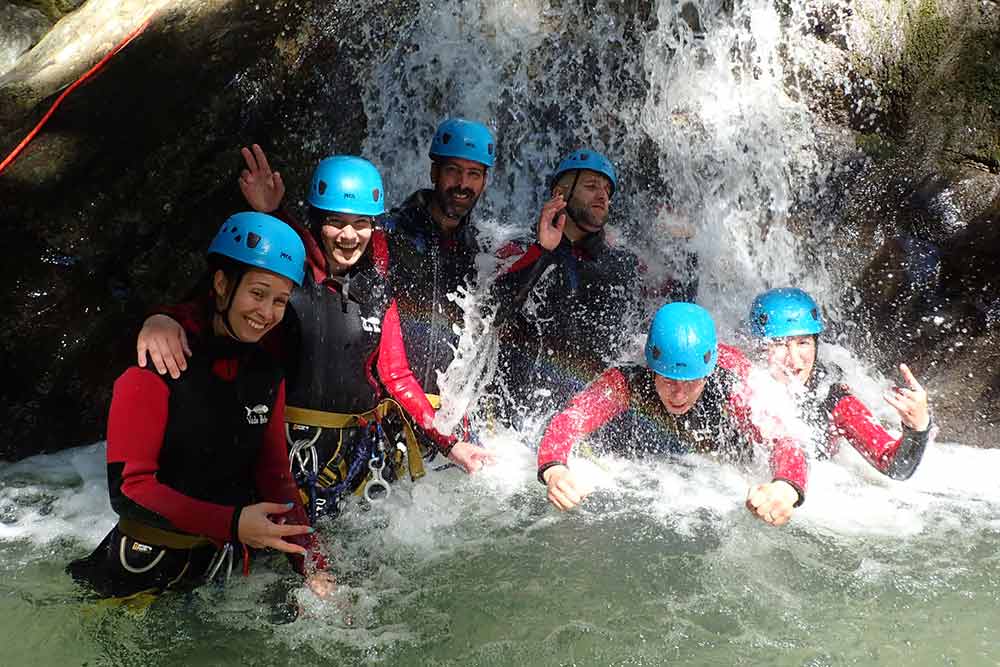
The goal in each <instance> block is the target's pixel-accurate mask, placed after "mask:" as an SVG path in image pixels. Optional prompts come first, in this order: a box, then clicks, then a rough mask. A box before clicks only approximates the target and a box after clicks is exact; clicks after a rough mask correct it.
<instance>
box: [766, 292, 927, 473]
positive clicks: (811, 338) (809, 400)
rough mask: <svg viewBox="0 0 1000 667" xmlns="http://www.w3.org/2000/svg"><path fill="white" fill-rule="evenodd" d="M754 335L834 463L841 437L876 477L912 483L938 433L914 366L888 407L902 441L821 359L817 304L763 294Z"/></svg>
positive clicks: (797, 295) (800, 296)
mask: <svg viewBox="0 0 1000 667" xmlns="http://www.w3.org/2000/svg"><path fill="white" fill-rule="evenodd" d="M748 328H749V330H750V333H751V335H753V336H754V337H755V338H757V339H758V340H760V341H761V342H762V343H763V344H765V345H766V356H767V365H768V369H769V370H770V372H771V375H772V377H774V379H775V380H777V381H778V382H781V383H782V384H785V385H788V386H789V387H790V388H792V389H793V393H795V394H797V395H799V396H800V397H801V405H802V408H803V410H804V412H805V415H804V416H805V417H806V421H807V422H808V423H809V424H810V425H811V426H813V427H814V428H815V429H816V431H817V433H818V434H821V436H822V442H821V443H820V452H821V453H822V454H824V455H827V456H832V455H834V454H835V453H836V451H837V449H838V442H839V439H840V438H841V437H843V438H844V439H846V440H847V441H848V442H849V443H851V446H853V447H854V448H855V449H856V450H857V451H858V452H859V453H860V454H861V455H862V456H863V457H864V458H865V460H866V461H868V462H869V463H870V464H871V465H872V466H873V467H874V468H875V469H876V470H878V471H879V472H881V473H883V474H885V475H887V476H889V477H891V478H893V479H899V480H904V479H908V478H909V477H910V476H911V475H913V473H914V471H915V470H916V469H917V466H918V465H920V461H921V459H922V458H923V454H924V450H925V449H926V447H927V441H928V438H929V434H930V426H931V417H930V410H929V408H928V405H927V392H926V391H925V390H924V388H923V387H922V386H921V385H920V383H919V382H918V381H917V379H916V377H914V375H913V373H912V372H911V371H910V369H909V368H908V367H907V366H906V364H900V366H899V371H900V373H901V374H902V376H903V379H904V380H905V381H906V383H907V386H906V387H893V389H892V390H891V391H890V392H889V393H887V394H885V396H884V398H885V401H886V402H887V403H888V404H889V405H891V406H892V407H893V409H895V410H896V412H898V413H899V416H900V420H901V421H902V423H903V434H902V435H901V436H900V437H898V438H895V437H893V436H892V435H890V434H889V433H888V432H887V431H886V430H885V429H884V428H882V426H881V425H879V423H878V421H877V420H876V419H875V418H874V417H873V416H872V414H871V411H869V410H868V408H867V407H865V405H864V404H863V403H862V402H861V401H860V400H859V399H858V398H857V396H855V395H854V394H853V393H852V392H851V389H850V387H848V386H847V385H846V384H843V383H842V382H841V375H842V373H841V371H840V369H839V368H837V367H836V366H834V365H832V364H823V363H821V362H820V361H819V360H818V359H817V352H818V347H819V335H820V334H821V333H823V330H824V329H825V326H824V324H823V317H822V313H821V312H820V309H819V306H818V305H817V303H816V301H815V300H813V298H812V297H811V296H809V295H808V294H807V293H806V292H804V291H802V290H800V289H798V288H794V287H782V288H777V289H772V290H768V291H767V292H764V293H762V294H759V295H758V296H757V298H755V299H754V301H753V304H752V305H751V307H750V317H749V321H748Z"/></svg>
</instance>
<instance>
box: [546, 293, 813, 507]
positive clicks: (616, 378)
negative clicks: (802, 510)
mask: <svg viewBox="0 0 1000 667" xmlns="http://www.w3.org/2000/svg"><path fill="white" fill-rule="evenodd" d="M645 356H646V364H645V366H640V365H625V366H619V367H612V368H609V369H607V370H606V371H604V373H602V374H601V375H600V376H599V377H598V378H597V379H595V380H594V381H593V382H591V383H590V384H589V385H588V386H587V387H586V388H585V389H584V390H583V391H582V392H580V393H579V394H577V395H576V396H574V397H573V399H572V400H571V401H570V402H569V404H568V406H567V407H566V408H565V409H564V410H563V411H562V412H560V413H559V414H558V415H556V416H555V417H554V418H553V419H552V420H551V421H550V422H549V425H548V428H547V429H546V431H545V435H544V437H543V438H542V442H541V445H540V446H539V449H538V479H539V481H540V482H542V483H543V484H544V485H545V486H546V488H547V491H548V499H549V501H550V502H551V503H552V504H553V505H554V506H555V507H556V508H558V509H559V510H568V509H572V508H573V507H575V506H577V505H578V504H580V503H581V502H583V500H584V498H585V497H586V496H587V493H588V491H587V489H585V488H584V487H583V486H582V485H581V484H580V482H579V481H578V480H577V478H576V476H575V475H574V473H573V470H572V468H571V467H570V465H569V455H570V453H571V452H572V450H573V448H574V446H576V445H577V444H579V443H581V442H582V441H583V440H585V439H590V440H591V441H592V443H593V444H594V445H596V448H595V449H596V450H597V451H608V452H614V453H616V454H619V455H623V456H627V457H634V458H642V457H649V456H665V455H671V454H683V453H688V452H694V453H705V454H710V455H712V456H713V457H717V458H720V459H722V460H725V461H729V462H735V463H744V462H746V461H748V460H750V459H751V457H752V456H753V452H754V446H755V445H758V444H759V445H764V446H766V447H769V448H770V464H771V471H772V480H771V481H770V482H767V483H764V484H757V485H755V486H753V487H752V488H751V489H750V491H749V493H748V495H747V500H746V505H747V508H748V509H749V510H750V511H751V512H753V513H754V514H755V515H756V516H758V517H759V518H760V519H762V520H763V521H765V522H767V523H770V524H773V525H782V524H784V523H786V522H787V521H788V520H789V519H790V518H791V515H792V510H793V508H795V507H797V506H799V505H801V504H802V502H803V500H804V499H805V488H806V479H807V466H806V459H805V455H804V453H803V452H802V449H801V448H800V447H799V445H798V443H797V442H796V441H795V440H793V439H792V438H791V437H789V436H788V435H786V434H785V433H784V432H783V430H782V429H781V427H780V424H778V423H777V422H776V420H774V419H773V417H771V416H769V415H764V414H761V413H760V411H759V409H758V408H756V407H752V406H751V400H750V399H751V391H750V388H749V386H748V383H747V378H748V373H749V369H750V364H749V362H748V361H747V359H746V357H744V356H743V355H742V353H740V352H739V350H737V349H736V348H734V347H730V346H728V345H722V344H719V343H718V341H717V338H716V331H715V323H714V322H713V320H712V316H711V315H710V314H709V313H708V311H706V310H705V309H704V308H702V307H701V306H697V305H695V304H692V303H668V304H666V305H664V306H662V307H661V308H660V309H659V310H658V311H657V313H656V316H655V317H654V318H653V323H652V325H651V326H650V329H649V335H648V337H647V339H646V349H645ZM765 434H766V435H765Z"/></svg>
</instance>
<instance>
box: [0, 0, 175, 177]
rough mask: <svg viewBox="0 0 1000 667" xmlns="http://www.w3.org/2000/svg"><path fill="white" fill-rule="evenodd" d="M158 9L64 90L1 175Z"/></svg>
mask: <svg viewBox="0 0 1000 667" xmlns="http://www.w3.org/2000/svg"><path fill="white" fill-rule="evenodd" d="M157 9H159V6H157V7H156V8H154V9H153V10H151V11H150V12H149V13H147V14H146V18H144V19H143V20H142V22H141V23H140V24H139V26H138V27H137V28H136V29H135V30H133V31H132V32H131V33H129V35H128V36H127V37H125V39H123V40H122V41H121V42H119V43H118V46H116V47H115V48H113V49H111V50H110V51H108V53H107V55H105V56H104V57H103V58H101V60H100V61H99V62H98V63H97V64H96V65H94V66H93V67H91V68H90V69H89V70H87V71H86V72H84V73H83V75H81V76H80V78H78V79H77V80H76V81H74V82H73V83H72V84H70V86H69V88H67V89H66V90H64V91H63V92H62V94H61V95H59V97H57V98H56V101H55V102H53V103H52V106H51V107H49V110H48V111H46V112H45V115H44V116H42V119H41V120H40V121H38V124H37V125H35V127H34V128H33V129H32V130H31V132H29V133H28V134H27V136H26V137H24V139H22V140H21V143H19V144H18V145H17V146H16V147H15V148H14V150H13V151H11V152H10V155H8V156H7V157H5V158H4V160H3V162H0V174H2V173H3V172H4V170H5V169H7V167H9V166H10V165H11V164H12V163H13V162H14V160H16V159H17V156H18V155H20V154H21V151H23V150H24V148H25V147H26V146H27V145H28V144H29V143H31V140H32V139H34V138H35V135H37V134H38V133H39V132H40V131H41V129H42V127H44V125H45V123H47V122H48V121H49V118H51V117H52V114H53V113H55V110H56V109H58V108H59V105H60V104H62V102H63V100H64V99H66V97H67V96H68V95H69V94H70V93H72V92H73V91H74V90H76V89H77V88H78V87H79V86H81V85H82V84H83V83H84V82H85V81H86V80H87V79H89V78H90V77H92V76H93V75H95V74H97V73H98V72H100V71H101V70H102V69H103V68H104V66H105V65H107V64H108V61H110V60H111V59H112V58H113V57H114V56H115V55H116V54H117V53H118V52H119V51H121V50H122V49H124V48H125V47H126V46H128V45H129V44H130V43H131V42H132V40H133V39H135V38H136V37H138V36H139V35H141V34H142V31H143V30H145V29H146V28H147V27H148V26H149V22H150V21H151V20H152V19H153V14H154V13H156V10H157Z"/></svg>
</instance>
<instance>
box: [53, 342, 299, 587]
mask: <svg viewBox="0 0 1000 667" xmlns="http://www.w3.org/2000/svg"><path fill="white" fill-rule="evenodd" d="M203 331H206V332H207V333H204V334H203ZM187 333H188V336H189V341H190V343H191V346H192V351H193V352H194V353H195V354H194V357H193V358H192V360H191V364H190V366H189V368H188V370H187V372H185V373H184V374H183V375H182V376H181V378H180V379H177V380H173V379H170V378H169V377H161V376H159V375H157V374H156V373H155V372H154V371H152V370H147V369H141V368H138V367H132V368H129V369H128V370H127V371H125V373H124V374H122V376H121V377H119V378H118V380H117V381H116V382H115V386H114V393H113V396H112V400H111V410H110V414H109V417H108V444H107V461H108V492H109V495H110V497H111V506H112V508H113V509H114V510H115V512H117V513H118V515H119V517H120V522H119V525H118V526H116V527H115V529H114V530H112V532H111V533H109V535H108V536H107V537H106V538H105V540H104V542H102V543H101V545H100V546H99V547H98V549H97V550H96V551H95V552H94V553H93V554H92V555H91V556H90V557H88V558H85V559H82V560H80V561H76V562H74V563H72V564H70V566H69V570H70V572H71V573H72V574H73V575H74V576H75V577H77V578H78V579H81V580H84V581H86V582H88V583H90V584H91V585H92V586H93V587H94V588H95V589H96V590H97V591H98V592H99V593H100V594H102V595H103V596H106V597H119V596H125V595H131V594H134V593H136V592H139V591H143V590H153V591H157V592H158V591H160V590H163V589H166V588H167V587H170V586H173V585H177V584H180V583H181V582H183V581H187V582H188V583H191V582H193V581H195V580H196V579H198V578H200V577H202V576H203V575H204V570H205V567H206V566H207V564H208V561H209V560H210V559H211V558H212V556H214V554H215V553H216V549H217V548H218V547H221V546H222V545H224V544H225V543H227V542H230V543H233V544H238V543H239V536H238V533H239V530H238V529H239V517H240V512H241V511H242V510H243V508H244V507H246V506H248V505H251V504H254V503H258V502H275V503H294V505H293V509H292V511H290V512H288V513H287V514H284V515H282V516H284V517H285V518H286V519H287V520H288V521H289V522H291V523H298V524H306V523H308V520H307V518H306V515H305V511H304V510H303V508H302V505H301V503H299V501H298V493H297V489H296V487H295V483H294V481H293V479H292V476H291V474H290V472H289V470H288V459H287V453H286V449H285V437H284V423H283V421H284V412H285V384H284V381H283V379H282V373H281V370H280V368H279V367H278V366H277V364H276V363H275V362H274V360H273V358H272V357H271V355H270V354H268V353H267V352H265V351H264V350H263V349H261V348H260V347H259V346H258V345H248V344H243V343H239V342H236V341H233V340H231V339H229V338H223V337H219V336H214V335H212V334H211V329H206V330H202V329H197V328H194V329H189V330H188V331H187ZM160 531H164V532H163V533H160ZM151 535H152V537H150V536H151ZM164 535H165V536H166V537H165V539H164V541H157V540H156V537H157V536H164ZM184 536H190V537H191V538H192V539H188V540H185V539H184ZM195 537H200V538H204V539H202V540H200V543H201V544H200V545H199V544H196V543H197V542H199V540H196V539H193V538H195ZM177 540H180V541H181V542H185V541H187V542H191V545H190V546H188V548H176V544H175V542H176V541H177ZM293 541H298V542H300V543H301V544H303V545H310V544H311V540H310V539H293ZM171 545H173V546H171ZM293 562H294V563H295V564H296V566H297V569H299V571H300V572H301V571H302V565H303V564H302V559H301V558H298V559H297V561H295V560H293Z"/></svg>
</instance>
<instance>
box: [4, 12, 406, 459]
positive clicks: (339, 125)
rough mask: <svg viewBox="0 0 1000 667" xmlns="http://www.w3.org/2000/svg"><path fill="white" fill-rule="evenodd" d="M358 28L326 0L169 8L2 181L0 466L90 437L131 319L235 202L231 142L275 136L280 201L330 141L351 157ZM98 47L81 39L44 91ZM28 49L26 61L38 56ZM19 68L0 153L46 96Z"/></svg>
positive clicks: (399, 22)
mask: <svg viewBox="0 0 1000 667" xmlns="http://www.w3.org/2000/svg"><path fill="white" fill-rule="evenodd" d="M91 4H94V3H88V4H87V5H84V7H82V8H81V9H80V10H78V12H76V13H74V14H71V15H70V16H68V17H66V18H65V19H64V21H69V20H74V19H75V20H77V21H79V22H80V23H81V26H79V29H80V30H85V29H86V22H87V21H91V20H99V16H93V17H86V16H85V13H86V12H87V10H88V8H89V7H90V6H91ZM138 4H141V3H138ZM405 9H406V6H405V4H403V3H396V4H394V5H393V7H392V10H393V14H392V16H382V15H381V14H380V12H382V11H383V10H384V7H382V6H380V5H376V7H375V8H374V9H369V10H367V11H368V12H369V13H368V15H367V20H369V21H370V22H371V23H372V25H377V26H381V27H382V28H383V29H385V30H395V29H400V28H401V26H403V25H405ZM359 20H365V17H364V16H361V15H360V14H350V15H342V14H339V13H338V12H337V10H335V9H328V8H327V7H326V3H321V4H320V5H318V6H312V5H311V4H310V3H307V2H287V3H285V2H277V3H272V4H266V3H255V2H179V3H170V8H169V9H168V10H166V11H164V12H161V13H160V14H158V15H157V16H156V17H155V18H154V20H153V22H152V24H151V25H150V27H149V28H148V29H147V30H146V32H145V33H143V34H142V35H141V36H140V37H139V38H138V39H136V40H135V41H134V42H133V43H132V44H131V45H129V47H127V49H126V50H124V51H122V52H121V53H120V54H119V55H118V56H117V57H115V58H114V59H113V60H112V61H111V62H110V64H109V65H108V66H107V68H106V69H105V70H104V71H103V72H102V73H101V74H100V75H99V76H98V77H96V78H95V79H93V80H92V81H91V82H90V83H88V84H87V85H84V86H82V87H81V88H79V89H78V90H77V91H76V92H74V93H73V95H71V96H70V97H69V98H67V100H66V102H65V103H64V104H63V105H62V107H61V108H60V109H59V111H58V112H57V113H56V114H55V115H54V116H53V117H52V119H51V120H50V121H49V123H48V124H47V125H46V128H45V131H44V132H43V133H42V134H40V135H39V136H38V138H37V139H36V140H35V141H34V142H33V143H32V144H31V145H30V147H29V149H28V150H27V151H26V152H24V153H23V155H22V156H21V158H20V159H19V160H18V161H17V162H15V163H14V165H13V166H12V167H11V168H9V169H8V170H7V171H6V172H5V173H3V174H2V175H0V230H2V232H3V235H4V239H5V242H4V247H5V248H6V250H7V257H6V258H5V261H4V262H3V263H2V268H0V276H2V279H3V282H4V285H6V286H7V289H5V290H4V294H3V304H2V308H3V312H4V313H6V315H7V316H6V317H5V318H4V321H3V323H2V324H0V368H2V370H3V377H4V379H5V382H4V388H3V389H0V458H10V457H18V456H22V455H26V454H30V453H36V452H40V451H48V450H54V449H59V448H63V447H67V446H70V445H74V444H77V443H81V442H87V441H93V440H96V439H99V438H100V437H102V433H103V428H104V421H105V415H106V410H107V404H108V399H109V396H110V390H111V386H112V382H113V380H114V378H115V377H116V376H117V375H118V374H120V373H121V372H122V371H123V370H124V368H125V367H126V366H127V365H128V364H129V363H134V358H135V351H134V347H135V346H134V336H135V334H136V333H137V331H138V326H139V325H140V323H141V320H142V317H143V314H144V313H145V312H146V311H147V309H148V308H150V307H152V306H153V305H155V304H157V303H164V302H170V301H174V300H177V299H179V298H181V297H183V296H184V295H185V294H186V293H187V291H188V290H189V289H190V288H191V287H192V285H193V284H194V283H195V282H196V280H197V278H198V277H199V276H200V273H201V272H202V270H203V266H204V264H203V261H202V256H203V252H204V248H205V247H206V246H207V244H208V242H209V240H210V239H211V237H212V235H213V234H214V233H215V231H216V230H217V229H218V226H219V225H220V224H221V222H222V220H224V219H225V217H226V216H228V215H230V214H232V213H234V212H236V211H238V210H241V209H242V208H243V207H244V206H245V205H244V204H243V203H242V198H241V196H240V194H239V190H238V188H237V187H236V178H237V176H238V174H239V170H240V168H241V164H242V160H241V158H240V156H239V152H238V151H239V148H240V146H242V145H246V144H248V143H250V142H258V143H261V144H262V145H264V146H266V147H267V148H269V149H271V147H272V146H273V147H274V148H273V149H272V150H271V151H270V154H271V157H272V164H274V165H276V168H280V169H281V170H282V172H283V175H284V178H285V182H286V184H287V186H288V188H289V193H290V195H291V196H292V197H293V198H295V197H296V195H297V194H298V193H299V192H301V191H303V190H304V184H305V183H306V182H307V181H306V179H307V178H308V170H309V169H310V168H311V166H312V165H313V164H314V163H315V162H316V161H317V160H318V159H319V158H320V157H321V156H323V155H326V154H328V153H329V152H331V151H332V150H333V149H334V146H335V147H336V150H338V151H355V152H356V151H357V150H358V149H359V146H360V142H361V140H362V138H363V137H364V135H365V132H366V120H365V115H364V112H363V109H362V107H361V104H360V99H359V97H358V94H357V90H356V86H354V85H353V81H354V78H355V77H356V76H362V75H363V73H359V72H358V71H356V69H355V67H356V66H357V65H358V64H359V63H360V64H362V65H363V64H364V63H365V62H367V61H366V60H365V59H364V58H361V57H360V56H359V54H358V53H352V52H351V50H352V49H354V48H356V45H355V43H354V41H353V40H354V37H352V35H353V34H355V26H356V25H357V21H359ZM320 24H322V25H325V26H326V28H327V29H329V32H326V33H323V35H322V37H318V36H317V25H320ZM43 46H46V44H45V43H44V42H43V44H40V45H39V48H40V47H43ZM59 46H60V45H56V44H54V45H52V46H51V47H50V48H52V49H56V48H59ZM108 46H109V44H107V43H105V44H99V45H96V46H95V47H94V51H93V53H91V54H89V62H82V63H81V64H80V65H78V66H77V67H76V69H75V71H73V72H66V75H65V76H64V77H63V79H64V80H63V81H61V82H60V85H66V84H68V83H69V82H70V81H72V80H73V79H74V78H75V76H77V75H79V73H81V72H82V71H84V70H85V69H86V68H87V67H89V65H90V64H92V63H93V62H96V61H97V60H98V59H99V58H100V57H101V56H103V54H104V52H105V50H106V49H107V48H108ZM37 50H38V48H36V51H37ZM29 55H30V56H31V57H32V58H34V59H35V61H37V62H38V63H39V66H38V69H39V70H41V69H43V68H44V67H45V63H46V62H49V61H51V58H46V55H45V54H38V53H35V52H32V53H31V54H29ZM50 56H51V54H50ZM27 57H28V56H26V58H27ZM82 60H83V61H87V60H88V58H87V57H84V58H83V59H82ZM33 74H35V72H27V73H23V72H22V76H21V77H19V78H18V79H16V80H10V79H8V80H7V81H5V82H0V98H4V97H5V93H6V92H7V91H9V90H13V91H16V95H11V96H8V97H7V100H8V104H7V105H6V106H4V107H3V108H2V109H0V153H2V154H3V155H6V154H7V152H8V151H9V150H10V149H11V148H12V147H13V146H14V145H15V144H16V143H17V142H18V141H19V140H20V139H21V137H22V136H24V135H25V134H26V133H27V131H28V130H29V129H30V128H31V127H32V125H33V124H34V123H35V122H36V121H37V120H38V119H39V118H40V117H41V115H42V114H43V113H44V111H45V110H46V109H47V108H48V106H49V105H50V103H51V102H52V100H53V99H54V97H55V95H54V93H55V91H52V92H51V93H50V94H48V95H47V96H46V97H45V98H44V99H39V100H38V102H37V103H35V104H31V99H32V95H34V94H36V92H37V91H36V89H35V88H32V87H31V86H26V85H25V83H24V82H25V81H29V82H32V81H34V80H35V78H32V75H33ZM71 74H72V76H70V75H71ZM36 78H37V77H36ZM12 98H16V99H14V103H13V104H12V103H11V100H12ZM18 103H20V106H18Z"/></svg>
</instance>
